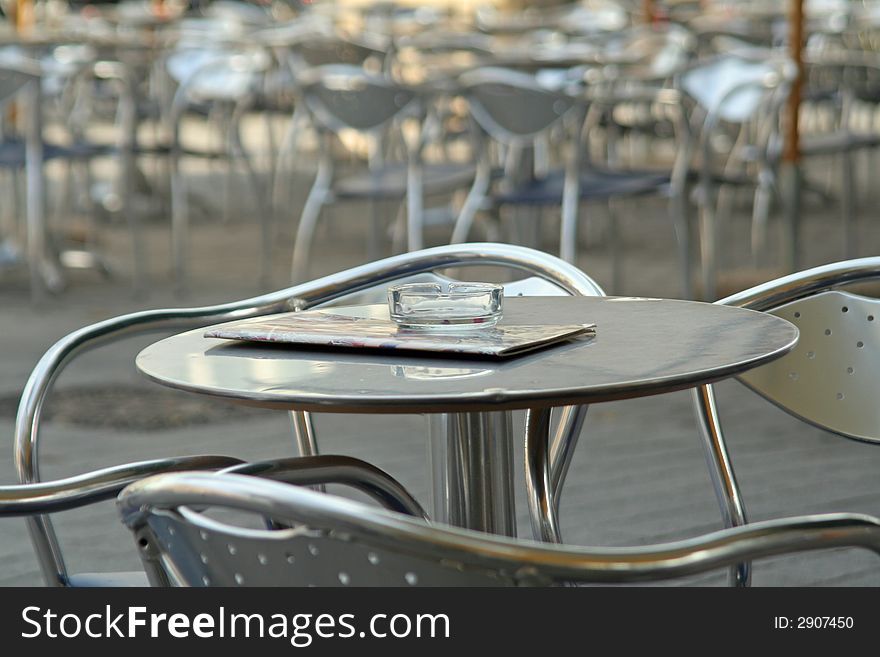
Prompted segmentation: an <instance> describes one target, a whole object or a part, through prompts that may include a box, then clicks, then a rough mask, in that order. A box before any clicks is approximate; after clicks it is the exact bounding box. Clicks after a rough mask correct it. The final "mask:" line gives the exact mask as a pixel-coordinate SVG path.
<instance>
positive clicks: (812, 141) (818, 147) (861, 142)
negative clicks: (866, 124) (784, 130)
mask: <svg viewBox="0 0 880 657" xmlns="http://www.w3.org/2000/svg"><path fill="white" fill-rule="evenodd" d="M877 146H880V134H871V133H859V132H850V131H848V130H837V131H834V132H824V133H819V134H815V135H810V134H807V135H803V136H802V137H801V153H802V154H804V155H830V154H833V153H843V152H846V151H854V150H859V149H861V148H876V147H877Z"/></svg>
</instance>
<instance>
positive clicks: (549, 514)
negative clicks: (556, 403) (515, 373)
mask: <svg viewBox="0 0 880 657" xmlns="http://www.w3.org/2000/svg"><path fill="white" fill-rule="evenodd" d="M549 439H550V411H549V409H540V410H537V411H530V412H529V415H528V417H527V420H526V442H525V470H526V490H527V491H528V494H529V495H528V497H529V504H531V505H532V506H533V508H532V509H531V510H530V513H529V517H530V519H531V521H532V533H533V534H534V535H535V537H539V538H540V539H541V540H542V541H544V542H546V543H562V533H561V532H560V529H559V520H558V518H557V510H558V508H559V506H558V504H557V502H556V501H555V500H554V499H553V492H554V490H553V483H552V476H551V468H550V465H549V464H550V445H549Z"/></svg>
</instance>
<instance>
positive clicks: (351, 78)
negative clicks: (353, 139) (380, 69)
mask: <svg viewBox="0 0 880 657" xmlns="http://www.w3.org/2000/svg"><path fill="white" fill-rule="evenodd" d="M298 84H299V86H300V89H301V91H302V94H303V98H304V100H305V103H306V105H307V106H308V108H309V111H310V113H311V115H312V116H313V117H314V119H315V120H316V121H317V122H318V123H319V124H320V125H321V126H323V127H325V128H328V129H330V130H333V131H334V132H338V131H340V130H344V129H354V130H361V131H364V132H375V131H379V130H382V129H383V128H384V127H385V126H387V125H388V123H389V122H390V121H392V120H393V119H394V118H395V117H397V116H398V115H400V114H401V112H403V111H405V110H407V109H408V108H410V107H412V105H413V101H415V100H416V93H415V91H414V90H412V89H408V88H406V87H404V86H401V85H399V84H397V83H395V82H394V81H392V80H390V79H388V78H386V77H384V76H381V75H376V74H372V73H367V72H366V71H364V70H363V69H362V68H359V67H357V66H347V65H341V64H338V65H336V64H334V65H328V66H319V67H316V68H313V69H310V70H309V71H306V72H304V73H302V74H301V75H300V76H299V78H298Z"/></svg>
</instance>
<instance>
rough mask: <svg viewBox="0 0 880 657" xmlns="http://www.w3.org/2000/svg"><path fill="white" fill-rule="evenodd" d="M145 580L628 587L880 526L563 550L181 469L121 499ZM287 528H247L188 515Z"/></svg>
mask: <svg viewBox="0 0 880 657" xmlns="http://www.w3.org/2000/svg"><path fill="white" fill-rule="evenodd" d="M118 505H119V510H120V513H121V515H122V518H123V521H124V522H125V524H126V525H127V526H128V527H129V528H130V529H131V530H132V531H133V532H134V535H135V540H136V542H137V544H138V546H139V548H140V553H141V558H142V560H143V563H144V566H145V569H146V570H147V574H148V576H149V577H150V580H151V582H153V583H154V584H182V585H185V586H523V585H525V586H528V585H548V584H555V583H563V582H635V581H645V580H659V579H668V578H671V577H675V576H681V575H687V574H693V573H696V572H704V571H707V570H712V569H716V568H720V567H722V566H725V565H728V564H730V563H735V562H736V561H737V560H740V559H743V558H748V557H751V558H756V557H760V556H769V555H772V554H781V553H785V552H789V551H792V552H793V551H799V550H811V549H822V548H832V547H839V546H858V547H865V548H868V549H871V550H873V551H875V552H878V553H880V524H878V521H877V520H876V519H874V518H870V517H867V516H859V515H849V514H828V515H825V516H807V517H802V518H792V519H788V520H785V521H771V522H766V523H756V524H755V525H752V526H749V527H742V528H737V529H733V530H727V531H724V532H716V533H714V534H710V535H708V536H704V537H700V538H697V539H691V540H688V541H680V542H677V543H667V544H664V545H657V546H645V547H641V548H598V549H597V548H571V547H565V546H553V545H546V544H538V543H534V542H531V541H522V540H516V539H510V538H503V537H494V536H491V535H487V534H483V533H478V532H473V531H467V530H462V529H454V528H451V527H445V526H439V525H437V526H432V525H430V524H426V523H425V522H424V521H421V520H416V519H414V518H412V517H411V516H405V515H401V514H398V513H393V512H389V511H386V510H384V509H374V508H372V507H369V506H366V505H364V504H361V503H358V502H353V501H350V500H345V499H342V498H339V497H336V496H333V495H327V494H322V493H318V492H315V491H311V490H307V489H302V488H298V487H295V486H289V485H285V484H280V483H278V482H273V481H264V480H260V479H255V478H252V477H243V476H241V475H231V474H220V475H206V474H202V473H182V474H171V475H159V476H157V477H151V478H149V479H146V480H143V481H141V482H138V483H135V484H133V485H131V486H129V487H128V488H126V490H124V491H123V492H122V494H121V495H120V497H119V498H118ZM196 508H199V509H205V508H208V509H210V508H223V509H232V510H237V511H244V512H249V513H252V514H256V515H258V516H262V517H268V518H272V519H273V520H275V521H276V522H280V523H284V524H286V525H288V527H286V528H283V529H274V530H266V529H250V528H245V527H241V526H238V525H232V524H230V523H228V522H222V521H219V520H217V519H214V518H209V517H207V516H206V515H204V514H203V513H201V512H199V511H196V510H195V509H196Z"/></svg>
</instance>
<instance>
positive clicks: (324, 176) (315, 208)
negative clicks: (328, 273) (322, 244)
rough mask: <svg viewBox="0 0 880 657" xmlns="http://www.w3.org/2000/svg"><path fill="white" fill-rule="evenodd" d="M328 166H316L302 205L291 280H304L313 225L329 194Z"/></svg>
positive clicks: (329, 174)
mask: <svg viewBox="0 0 880 657" xmlns="http://www.w3.org/2000/svg"><path fill="white" fill-rule="evenodd" d="M330 177H331V172H330V167H329V165H327V164H325V163H323V162H322V163H321V165H319V166H318V175H317V176H316V177H315V182H314V184H313V185H312V189H311V191H309V196H308V198H307V199H306V204H305V206H304V207H303V211H302V215H301V216H300V219H299V226H297V229H296V241H295V242H294V245H293V260H292V262H291V264H290V277H291V282H298V281H303V280H305V277H306V273H307V271H308V264H309V252H310V251H311V248H312V240H313V238H314V236H315V226H317V224H318V218H319V217H320V216H321V208H322V207H324V203H325V202H326V201H327V197H328V196H329V195H330Z"/></svg>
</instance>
